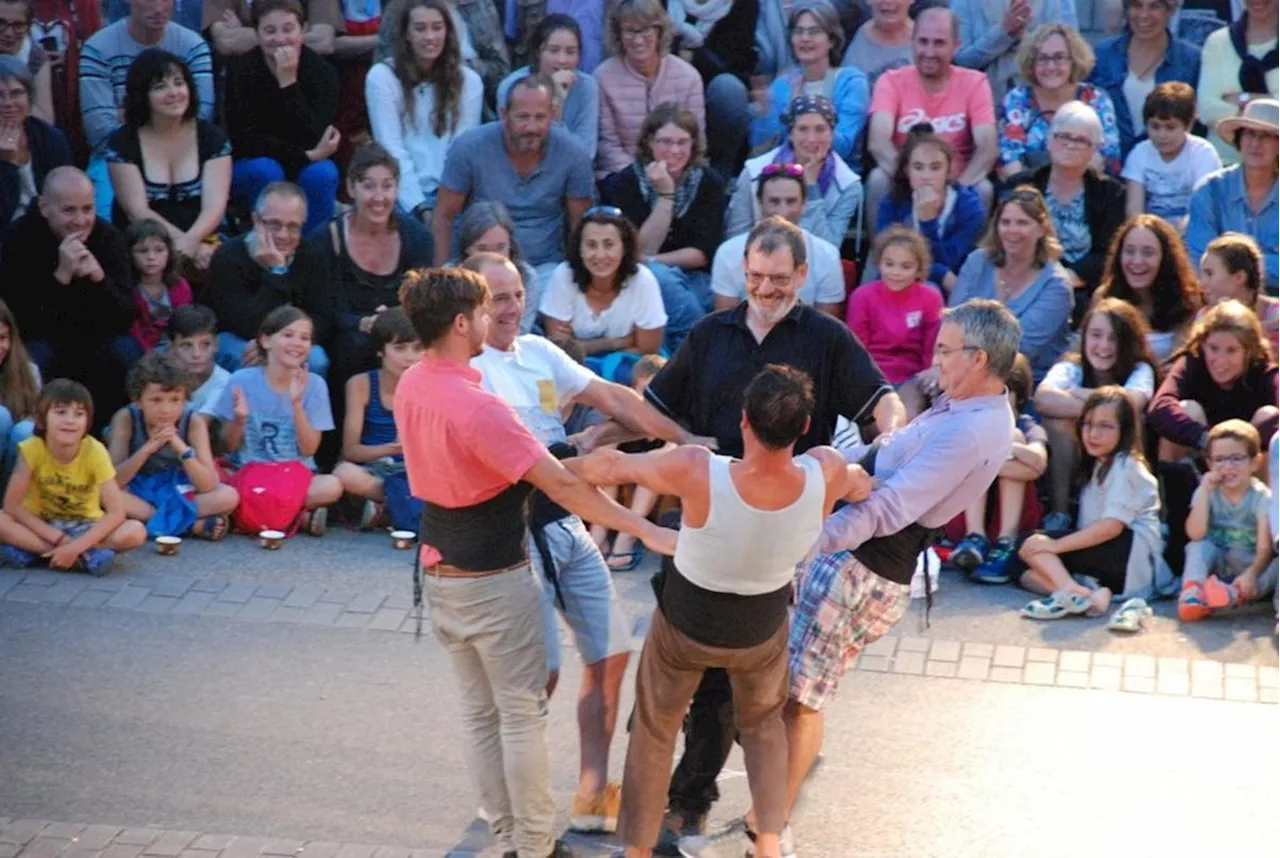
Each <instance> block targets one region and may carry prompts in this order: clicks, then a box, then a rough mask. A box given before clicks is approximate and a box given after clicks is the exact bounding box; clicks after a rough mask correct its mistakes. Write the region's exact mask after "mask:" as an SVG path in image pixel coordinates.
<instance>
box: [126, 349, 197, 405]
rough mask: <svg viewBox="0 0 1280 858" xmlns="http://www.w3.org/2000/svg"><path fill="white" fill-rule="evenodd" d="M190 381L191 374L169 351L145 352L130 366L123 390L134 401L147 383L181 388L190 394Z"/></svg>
mask: <svg viewBox="0 0 1280 858" xmlns="http://www.w3.org/2000/svg"><path fill="white" fill-rule="evenodd" d="M191 382H192V378H191V374H190V373H189V372H187V370H186V369H185V368H184V367H183V366H182V364H180V363H178V359H177V358H176V357H174V356H173V355H172V354H171V353H169V352H147V353H146V354H145V355H143V356H142V357H140V358H138V362H137V363H135V364H134V365H133V366H132V367H130V369H129V377H128V378H127V379H126V381H125V390H126V392H127V393H128V394H129V398H130V399H132V400H133V401H135V402H136V401H137V400H138V398H139V397H141V396H142V393H143V391H145V390H146V389H147V385H149V384H156V385H159V386H160V389H161V390H181V391H182V392H183V393H185V394H186V395H187V396H190V395H191Z"/></svg>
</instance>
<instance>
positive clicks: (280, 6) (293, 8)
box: [249, 0, 307, 30]
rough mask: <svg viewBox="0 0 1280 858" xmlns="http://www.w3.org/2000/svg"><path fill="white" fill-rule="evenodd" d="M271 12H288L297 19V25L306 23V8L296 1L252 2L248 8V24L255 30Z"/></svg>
mask: <svg viewBox="0 0 1280 858" xmlns="http://www.w3.org/2000/svg"><path fill="white" fill-rule="evenodd" d="M272 12H288V13H289V14H290V15H293V16H294V17H296V18H297V19H298V23H299V24H303V25H305V24H306V23H307V7H306V6H304V5H303V4H302V3H300V2H298V0H254V2H253V5H252V6H250V7H249V23H250V24H252V25H253V29H255V30H256V29H258V24H259V23H261V22H262V19H263V18H265V17H267V15H269V14H271V13H272Z"/></svg>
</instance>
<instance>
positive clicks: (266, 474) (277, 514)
mask: <svg viewBox="0 0 1280 858" xmlns="http://www.w3.org/2000/svg"><path fill="white" fill-rule="evenodd" d="M227 484H228V485H230V486H231V487H232V488H234V489H235V490H236V491H237V492H239V493H240V505H239V506H238V507H236V511H235V512H234V513H232V516H231V524H232V527H234V528H235V529H236V530H237V531H239V532H241V533H248V534H252V535H255V536H256V535H257V534H259V533H261V532H262V531H264V530H279V531H281V532H283V533H284V534H285V535H286V536H292V535H293V534H295V533H297V531H298V519H299V516H300V515H301V514H302V508H303V506H304V505H305V503H306V500H307V489H308V487H310V485H311V469H310V468H308V467H307V466H306V465H304V464H303V463H302V462H299V461H292V462H250V463H249V464H247V465H245V466H244V467H243V468H241V469H240V470H238V471H236V472H235V473H234V474H232V475H231V478H230V479H229V480H227Z"/></svg>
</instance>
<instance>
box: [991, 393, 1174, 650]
mask: <svg viewBox="0 0 1280 858" xmlns="http://www.w3.org/2000/svg"><path fill="white" fill-rule="evenodd" d="M1077 426H1078V432H1079V438H1080V446H1081V461H1080V474H1079V478H1078V479H1079V480H1080V482H1081V483H1083V485H1082V486H1081V488H1080V510H1079V516H1078V518H1077V520H1076V525H1077V529H1076V530H1075V531H1074V532H1072V533H1068V534H1066V535H1065V536H1060V537H1058V538H1056V539H1055V538H1052V537H1050V536H1048V535H1047V534H1044V533H1035V534H1032V535H1031V536H1029V537H1027V539H1026V540H1025V541H1024V542H1023V543H1022V546H1021V547H1020V548H1019V549H1018V558H1019V562H1017V563H1015V564H1013V570H1011V571H1013V572H1014V574H1019V573H1020V578H1019V583H1020V584H1021V585H1022V586H1023V587H1025V588H1026V589H1028V590H1031V591H1032V592H1034V593H1043V594H1045V597H1044V598H1043V599H1036V600H1035V601H1033V602H1030V603H1028V604H1027V606H1026V607H1025V608H1023V609H1022V614H1023V616H1026V617H1030V618H1032V619H1037V620H1056V619H1059V618H1060V617H1066V616H1071V615H1075V614H1086V615H1088V616H1091V617H1096V616H1100V615H1101V614H1102V613H1103V612H1105V611H1106V610H1107V606H1108V605H1109V604H1110V603H1111V598H1112V595H1113V594H1116V593H1120V594H1123V595H1125V596H1127V597H1138V598H1137V599H1134V600H1133V601H1134V603H1135V604H1134V605H1130V604H1129V603H1126V604H1125V605H1123V606H1121V609H1120V611H1118V612H1117V618H1118V616H1119V615H1120V614H1121V613H1124V612H1127V611H1128V610H1129V609H1131V608H1135V607H1138V606H1139V604H1140V607H1141V608H1142V609H1146V610H1148V611H1149V610H1150V609H1149V608H1146V605H1145V602H1140V600H1141V599H1146V598H1148V597H1150V596H1151V595H1152V593H1153V592H1155V591H1156V590H1157V589H1159V590H1161V591H1163V590H1164V589H1165V588H1166V587H1167V586H1168V585H1169V584H1170V583H1171V582H1172V574H1171V573H1170V572H1169V570H1168V566H1167V565H1166V564H1165V562H1164V556H1163V554H1164V540H1163V539H1162V538H1161V535H1160V492H1159V488H1158V486H1157V484H1156V478H1155V477H1154V476H1153V475H1152V474H1151V471H1150V470H1149V469H1148V467H1147V462H1146V459H1145V458H1144V457H1143V455H1142V439H1141V437H1140V434H1139V432H1138V416H1137V410H1136V409H1135V408H1134V407H1133V401H1132V400H1131V399H1130V398H1129V395H1128V393H1126V392H1125V390H1124V388H1123V387H1119V386H1116V385H1105V386H1103V387H1099V388H1098V389H1097V390H1095V391H1094V392H1093V393H1091V394H1090V395H1089V398H1088V399H1087V400H1085V403H1084V410H1083V411H1081V412H1080V420H1079V422H1078V424H1077ZM1023 570H1025V571H1023ZM1117 618H1113V622H1114V620H1115V619H1117ZM1115 627H1116V626H1114V625H1113V628H1115Z"/></svg>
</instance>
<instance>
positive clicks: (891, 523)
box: [784, 299, 1021, 842]
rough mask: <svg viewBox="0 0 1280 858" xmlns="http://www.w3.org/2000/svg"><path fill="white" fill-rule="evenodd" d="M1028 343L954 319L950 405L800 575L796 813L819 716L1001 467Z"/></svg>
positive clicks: (941, 400)
mask: <svg viewBox="0 0 1280 858" xmlns="http://www.w3.org/2000/svg"><path fill="white" fill-rule="evenodd" d="M1020 336H1021V330H1020V327H1019V325H1018V320H1017V318H1016V317H1014V315H1013V314H1012V313H1010V312H1009V310H1008V309H1006V308H1005V307H1004V305H1003V304H1000V303H999V302H998V301H991V300H987V299H974V300H972V301H968V302H966V303H965V304H962V305H960V306H959V307H953V308H952V309H949V310H947V311H946V314H945V315H944V317H943V322H942V328H941V329H940V330H939V332H938V339H937V344H936V345H935V346H934V351H933V364H934V366H935V367H937V368H938V374H939V381H940V384H941V387H942V391H943V395H942V396H940V397H938V399H937V400H936V401H935V402H934V404H933V407H932V408H930V409H929V410H928V411H926V412H924V413H923V414H921V415H920V416H919V417H917V418H916V419H915V420H913V421H912V422H911V423H910V424H908V425H907V426H906V427H905V428H904V429H900V430H898V431H897V432H894V433H893V434H892V435H890V436H889V437H888V438H887V439H885V441H884V442H883V444H882V445H881V446H880V448H879V450H878V452H877V453H876V455H875V462H874V470H873V469H872V468H868V470H871V471H872V473H873V474H874V476H875V482H874V483H873V488H872V492H871V495H870V497H868V498H867V499H866V500H864V501H861V502H860V503H855V504H851V505H849V506H847V507H845V508H844V509H842V510H840V511H839V512H837V513H835V514H833V515H832V516H831V517H830V518H828V519H827V522H826V525H825V527H824V528H823V532H822V536H821V537H820V538H819V539H818V544H817V547H816V548H817V551H818V552H821V553H819V554H817V555H816V556H815V557H814V558H813V559H812V560H811V561H809V562H808V563H807V564H805V565H804V566H803V567H802V568H801V570H800V572H799V574H798V575H797V576H796V607H795V613H794V615H793V616H792V619H791V641H790V650H791V659H790V660H791V690H790V695H789V696H790V699H789V700H788V702H787V710H786V720H787V736H788V740H789V742H790V757H789V765H788V771H787V788H788V791H789V799H790V803H789V805H788V807H790V806H791V805H794V803H795V800H796V796H797V794H798V793H799V791H800V785H801V784H802V783H803V782H804V779H805V777H806V776H807V774H808V772H809V770H810V768H811V767H812V765H813V763H814V761H815V760H816V758H817V755H818V750H819V749H820V747H821V745H822V730H823V712H822V709H823V706H824V705H825V703H826V702H827V700H828V699H829V698H830V697H831V696H832V695H833V694H834V693H835V690H836V685H837V683H838V682H839V680H840V677H841V676H842V675H843V674H844V672H845V669H846V668H847V667H848V666H849V662H850V661H852V660H853V658H854V657H855V656H856V655H857V654H858V652H859V651H860V650H861V649H862V647H863V646H865V645H866V644H868V643H871V642H872V641H874V640H875V639H876V638H879V637H880V636H881V635H883V634H885V633H886V632H888V631H889V629H891V628H892V627H893V625H894V624H895V623H896V622H897V621H898V620H900V619H901V618H902V616H903V614H904V613H906V609H907V606H908V604H909V603H910V583H911V576H912V574H914V572H915V567H916V557H917V556H918V555H919V554H920V552H921V551H922V550H924V549H925V548H926V547H928V546H929V545H931V544H932V543H933V542H934V540H935V538H936V536H937V535H938V534H939V533H940V531H941V528H942V526H943V525H944V524H946V523H947V522H948V521H950V520H951V519H952V518H953V517H954V516H956V515H957V514H958V513H959V512H960V511H961V510H963V509H964V508H965V507H966V506H968V505H969V504H970V503H972V501H973V499H974V498H976V497H978V496H979V495H980V494H982V493H983V492H985V491H987V489H988V488H989V487H990V486H991V484H992V483H993V482H994V481H995V478H996V474H997V473H998V471H999V470H1000V466H1001V465H1003V464H1004V461H1005V459H1006V457H1007V455H1008V452H1009V447H1010V444H1011V443H1012V441H1013V412H1012V411H1010V409H1009V402H1008V399H1007V398H1006V393H1005V383H1004V379H1005V376H1006V375H1008V373H1009V371H1010V369H1011V368H1012V367H1013V360H1014V358H1015V357H1016V356H1017V354H1018V340H1019V337H1020ZM785 838H786V833H785V832H784V842H785Z"/></svg>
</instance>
